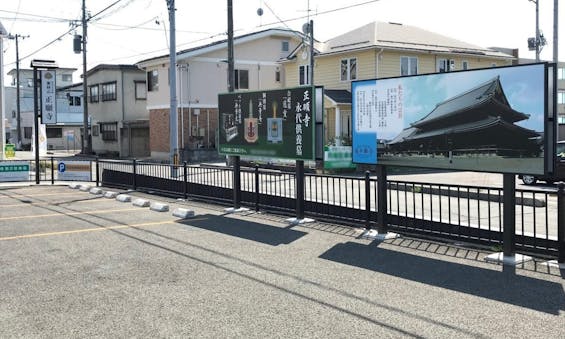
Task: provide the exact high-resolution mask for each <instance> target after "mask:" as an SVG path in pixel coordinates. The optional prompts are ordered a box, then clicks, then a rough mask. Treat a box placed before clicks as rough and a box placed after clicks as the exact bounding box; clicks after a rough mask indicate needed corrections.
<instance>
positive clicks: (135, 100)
mask: <svg viewBox="0 0 565 339" xmlns="http://www.w3.org/2000/svg"><path fill="white" fill-rule="evenodd" d="M87 77H88V78H87V79H88V102H87V104H88V113H89V117H90V126H91V135H92V150H93V152H95V153H96V154H100V155H106V156H119V157H145V156H148V155H149V114H148V113H147V110H146V108H145V106H146V98H147V92H146V84H145V72H144V71H142V70H140V69H139V68H137V66H134V65H105V64H102V65H98V66H96V67H94V68H92V69H91V70H89V71H88V72H87Z"/></svg>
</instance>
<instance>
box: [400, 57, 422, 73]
mask: <svg viewBox="0 0 565 339" xmlns="http://www.w3.org/2000/svg"><path fill="white" fill-rule="evenodd" d="M416 74H418V58H417V57H409V56H401V57H400V75H416Z"/></svg>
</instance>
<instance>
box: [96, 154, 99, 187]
mask: <svg viewBox="0 0 565 339" xmlns="http://www.w3.org/2000/svg"><path fill="white" fill-rule="evenodd" d="M98 173H100V163H99V162H98V156H96V187H98V186H99V185H100V177H99V176H98V175H99V174H98Z"/></svg>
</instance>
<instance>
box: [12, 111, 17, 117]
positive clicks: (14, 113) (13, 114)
mask: <svg viewBox="0 0 565 339" xmlns="http://www.w3.org/2000/svg"><path fill="white" fill-rule="evenodd" d="M15 117H16V111H14V110H12V118H15Z"/></svg>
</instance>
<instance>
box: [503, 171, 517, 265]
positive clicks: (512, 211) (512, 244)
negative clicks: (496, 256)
mask: <svg viewBox="0 0 565 339" xmlns="http://www.w3.org/2000/svg"><path fill="white" fill-rule="evenodd" d="M502 192H503V197H502V199H503V206H502V208H503V211H502V213H503V215H502V224H503V225H502V226H503V227H504V228H503V230H502V252H503V255H504V256H505V257H509V256H514V255H515V253H516V176H515V175H514V174H509V173H504V174H503V177H502Z"/></svg>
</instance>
